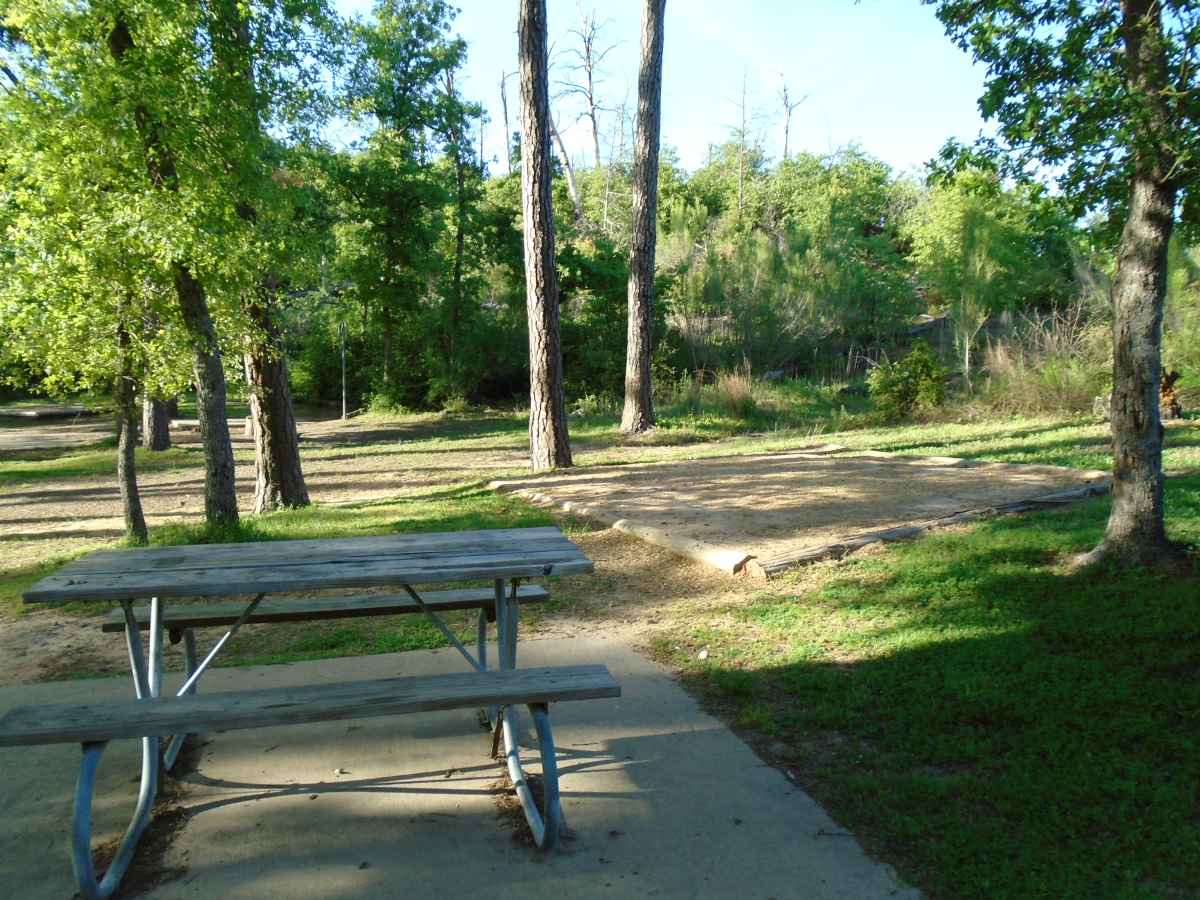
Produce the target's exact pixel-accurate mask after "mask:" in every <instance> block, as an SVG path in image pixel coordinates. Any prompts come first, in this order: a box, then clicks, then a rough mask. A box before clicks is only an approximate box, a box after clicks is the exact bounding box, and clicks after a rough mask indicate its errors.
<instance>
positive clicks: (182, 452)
mask: <svg viewBox="0 0 1200 900" xmlns="http://www.w3.org/2000/svg"><path fill="white" fill-rule="evenodd" d="M116 446H117V442H116V439H115V438H107V439H104V440H102V441H99V442H98V443H97V444H92V445H91V446H89V447H87V448H86V449H82V450H80V449H75V448H70V449H57V450H26V451H23V452H22V453H21V455H20V458H18V459H13V458H11V457H12V455H13V454H11V453H10V454H8V455H9V457H10V458H9V459H0V487H15V486H16V485H22V484H35V483H37V482H41V481H57V480H60V479H63V478H99V479H104V480H113V479H115V478H116V477H117V454H116V449H115V448H116ZM202 460H203V454H202V452H201V450H200V448H199V447H172V448H171V449H170V450H161V451H149V450H143V449H142V448H141V447H139V448H137V467H138V471H139V472H169V471H173V470H176V469H183V468H188V467H191V466H195V465H200V464H201V462H202Z"/></svg>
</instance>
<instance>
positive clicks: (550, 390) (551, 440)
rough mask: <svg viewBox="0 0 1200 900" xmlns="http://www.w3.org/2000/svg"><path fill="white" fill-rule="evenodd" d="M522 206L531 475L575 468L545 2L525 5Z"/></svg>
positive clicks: (524, 0)
mask: <svg viewBox="0 0 1200 900" xmlns="http://www.w3.org/2000/svg"><path fill="white" fill-rule="evenodd" d="M517 31H518V39H519V45H520V67H521V200H522V203H521V208H522V212H523V215H524V221H523V230H524V237H525V298H526V307H527V310H528V318H529V459H530V464H531V465H532V467H533V471H535V472H542V471H545V470H547V469H555V468H560V467H564V466H570V465H571V442H570V437H569V436H568V434H567V410H566V398H565V396H564V392H563V364H562V345H561V343H560V341H559V328H558V277H557V274H556V272H555V269H554V215H553V211H552V208H551V205H550V101H549V95H548V88H547V73H546V69H547V61H546V0H521V11H520V17H519V23H518V29H517Z"/></svg>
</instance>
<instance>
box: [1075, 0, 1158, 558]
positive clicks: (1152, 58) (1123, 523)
mask: <svg viewBox="0 0 1200 900" xmlns="http://www.w3.org/2000/svg"><path fill="white" fill-rule="evenodd" d="M1121 8H1122V29H1121V31H1122V39H1123V41H1124V44H1125V60H1126V78H1127V79H1128V81H1129V83H1130V86H1131V88H1132V89H1133V91H1134V92H1135V94H1138V95H1140V96H1144V97H1147V98H1148V101H1147V104H1146V110H1145V118H1144V120H1143V123H1142V129H1143V131H1144V132H1145V133H1144V134H1143V135H1141V137H1142V138H1143V143H1142V144H1141V145H1140V146H1137V147H1135V148H1134V150H1133V153H1134V174H1133V179H1132V183H1131V185H1130V193H1129V213H1128V217H1127V218H1126V220H1125V228H1124V230H1123V231H1122V233H1121V243H1120V246H1119V247H1118V249H1117V275H1116V278H1115V279H1114V281H1113V288H1112V300H1113V392H1112V415H1111V416H1110V423H1111V426H1112V435H1113V492H1112V510H1111V512H1110V513H1109V517H1108V527H1107V528H1106V529H1105V533H1104V539H1103V541H1101V543H1100V544H1099V546H1097V547H1096V548H1095V549H1094V550H1093V551H1092V552H1091V553H1090V554H1088V555H1087V557H1085V561H1087V562H1097V561H1100V560H1103V559H1115V560H1118V561H1120V562H1122V563H1125V564H1135V565H1136V564H1145V563H1151V562H1156V561H1161V560H1164V559H1167V558H1170V557H1174V556H1176V555H1177V552H1178V551H1177V549H1176V548H1175V547H1173V546H1172V545H1171V543H1170V542H1169V541H1168V540H1167V534H1166V527H1165V525H1164V522H1163V471H1162V448H1163V426H1162V417H1161V412H1160V409H1159V386H1160V381H1161V377H1162V357H1161V344H1162V319H1163V299H1164V297H1165V296H1166V285H1167V250H1168V247H1169V245H1170V241H1171V231H1172V230H1173V228H1174V224H1175V200H1176V196H1177V187H1176V185H1175V184H1174V183H1173V182H1172V181H1171V180H1170V175H1169V174H1168V173H1169V172H1170V171H1171V169H1172V167H1173V162H1174V160H1173V157H1172V151H1171V150H1170V148H1168V147H1166V146H1164V145H1163V144H1162V143H1161V139H1160V138H1159V137H1158V136H1159V135H1162V134H1165V133H1167V132H1168V130H1169V129H1168V128H1167V127H1166V123H1167V122H1168V121H1169V119H1170V116H1171V113H1170V111H1169V110H1168V109H1167V107H1166V100H1165V92H1166V91H1167V90H1169V89H1170V87H1171V85H1170V81H1169V79H1168V78H1167V72H1166V57H1165V55H1164V50H1163V46H1164V45H1163V35H1162V7H1161V4H1158V3H1155V2H1154V0H1123V2H1122V4H1121Z"/></svg>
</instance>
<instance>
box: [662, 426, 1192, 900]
mask: <svg viewBox="0 0 1200 900" xmlns="http://www.w3.org/2000/svg"><path fill="white" fill-rule="evenodd" d="M1198 437H1200V435H1198V434H1197V429H1196V428H1195V426H1194V425H1192V426H1190V427H1189V426H1183V427H1182V428H1179V427H1176V428H1173V429H1172V431H1171V434H1170V436H1169V438H1168V442H1169V444H1170V449H1169V450H1168V453H1167V462H1168V466H1169V468H1170V469H1171V470H1172V471H1171V477H1170V478H1169V479H1168V485H1167V508H1168V510H1169V530H1170V532H1171V535H1172V536H1173V537H1174V538H1175V539H1177V540H1180V541H1184V542H1187V543H1190V544H1192V545H1193V546H1195V545H1198V544H1200V457H1198V451H1197V447H1198V446H1200V440H1197V438H1198ZM859 440H870V436H869V433H867V432H864V433H861V434H858V435H856V436H855V443H858V441H859ZM1106 443H1107V440H1106V437H1104V436H1103V435H1102V433H1101V430H1100V426H1098V425H1094V424H1088V423H1066V424H1063V423H1057V424H1055V423H1044V424H1042V423H1038V424H1035V423H1025V424H1021V425H1016V426H1014V425H1009V426H1008V427H1001V426H998V425H997V424H993V423H985V424H978V425H971V426H961V425H959V426H950V425H943V426H926V427H917V426H914V427H912V428H909V429H898V430H896V431H894V432H891V433H889V435H888V437H887V439H886V440H876V441H875V443H874V446H878V447H879V448H880V449H891V450H898V451H900V452H913V453H938V454H943V453H944V454H952V455H956V456H970V457H976V458H986V459H1004V460H1013V461H1022V462H1053V463H1056V464H1059V465H1064V464H1065V465H1078V466H1088V467H1092V466H1099V467H1103V466H1107V465H1108V463H1109V460H1108V457H1107V453H1106ZM1107 512H1108V501H1107V500H1103V499H1102V500H1097V501H1094V502H1090V503H1087V504H1083V505H1080V506H1077V507H1074V508H1072V509H1069V510H1065V511H1062V512H1055V513H1045V514H1039V515H1030V516H1022V517H1009V518H1001V519H995V520H991V521H987V522H983V523H979V524H976V525H973V526H970V527H965V528H960V529H954V530H952V531H946V532H941V533H935V534H932V535H930V536H928V537H925V538H923V539H922V540H920V541H918V542H915V543H912V544H901V545H894V546H892V547H890V548H887V549H884V550H881V551H879V552H877V553H875V554H872V555H868V556H864V557H860V558H853V557H852V558H851V559H849V560H847V561H846V562H844V563H841V564H836V565H824V566H819V567H814V568H813V569H809V570H806V571H802V572H798V573H794V574H793V575H791V576H790V577H789V578H787V579H785V580H783V581H781V582H778V583H775V584H772V587H771V589H769V590H764V591H763V592H761V593H760V594H759V595H758V596H757V597H755V599H754V600H753V601H752V602H751V603H750V604H748V605H747V604H730V605H726V606H720V605H718V606H716V607H711V606H710V607H708V608H706V609H703V610H688V611H686V613H684V614H681V615H680V624H679V626H678V627H676V628H675V629H673V630H672V631H671V632H670V633H669V634H668V635H667V636H665V637H663V638H661V639H660V640H658V641H657V643H656V646H655V649H656V652H657V654H658V655H659V656H660V657H661V658H663V659H665V660H667V661H669V662H671V663H673V664H675V665H676V666H678V667H679V668H681V669H682V671H683V672H684V673H685V680H686V683H687V684H689V685H690V686H691V687H693V688H694V689H696V690H697V691H699V692H700V693H701V695H702V696H704V697H705V698H706V699H707V700H708V701H709V702H710V703H711V704H712V705H713V706H714V708H715V709H716V710H718V711H719V712H721V713H722V714H723V715H724V716H725V718H726V719H727V720H728V721H730V722H731V723H732V724H733V725H734V727H736V728H739V729H741V730H742V732H743V733H744V734H745V735H746V736H747V737H748V738H749V739H750V740H751V741H752V742H754V743H755V744H756V745H757V746H759V748H760V750H761V751H762V752H763V753H764V755H766V756H767V757H768V758H770V759H772V760H773V761H775V762H777V763H778V764H780V765H782V766H784V767H786V768H787V769H788V770H789V771H791V772H792V773H793V774H794V775H795V776H796V777H797V778H798V779H799V780H800V781H801V782H802V783H803V784H804V785H805V787H806V788H808V789H809V790H810V791H811V792H812V793H813V794H814V795H815V796H816V797H817V798H818V799H819V800H820V801H821V802H822V803H823V804H825V805H826V806H827V807H828V808H829V809H830V810H831V812H832V813H833V814H834V816H835V817H836V818H838V819H839V821H841V822H842V823H844V824H845V825H846V826H847V827H849V828H850V829H851V830H853V831H854V832H855V833H856V834H858V835H859V836H860V837H861V838H863V839H864V840H865V841H866V843H867V844H868V846H869V847H870V848H871V849H872V850H873V851H874V852H876V853H878V854H880V855H881V856H883V857H884V858H885V859H887V860H888V861H890V862H892V863H894V864H896V865H897V866H898V867H899V868H900V869H901V871H902V873H903V874H905V875H906V876H907V877H908V878H909V879H911V880H912V881H913V882H914V883H916V884H917V885H919V886H921V887H922V888H923V889H925V890H927V891H928V892H929V893H930V894H931V895H932V896H935V897H955V898H957V897H988V898H998V897H1013V898H1017V897H1020V898H1024V897H1054V898H1065V897H1079V898H1091V897H1147V898H1149V897H1176V896H1179V897H1182V896H1197V894H1198V893H1200V730H1198V729H1197V722H1200V575H1198V574H1197V573H1196V572H1195V571H1194V570H1193V571H1192V572H1190V573H1171V574H1164V573H1159V572H1151V571H1131V572H1128V571H1127V572H1117V571H1112V570H1107V571H1087V572H1079V571H1074V570H1072V569H1071V567H1070V565H1069V564H1068V560H1069V559H1070V557H1071V556H1073V555H1074V554H1076V553H1079V552H1081V551H1084V550H1087V549H1088V548H1090V547H1092V546H1094V545H1095V543H1096V542H1097V540H1098V539H1099V538H1100V536H1101V534H1102V533H1103V529H1104V523H1105V520H1106V517H1107ZM701 651H707V653H705V654H703V655H704V656H705V659H703V660H701V659H700V656H701Z"/></svg>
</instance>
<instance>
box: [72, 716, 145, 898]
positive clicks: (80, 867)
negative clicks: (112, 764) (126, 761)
mask: <svg viewBox="0 0 1200 900" xmlns="http://www.w3.org/2000/svg"><path fill="white" fill-rule="evenodd" d="M106 746H108V742H107V741H94V742H88V743H85V744H84V745H83V759H82V761H81V762H80V764H79V780H78V781H77V782H76V784H75V820H74V825H73V827H72V829H71V838H72V853H71V865H72V867H73V868H74V869H75V881H76V882H77V883H78V885H79V893H80V894H81V895H82V896H83V897H84V898H85V900H107V898H109V897H111V896H113V894H114V893H116V890H117V888H118V887H120V885H121V878H122V877H123V876H124V875H125V870H126V869H128V868H129V863H130V862H131V861H132V860H133V851H134V850H135V849H136V847H137V843H138V839H139V838H141V836H142V832H143V831H145V830H146V826H147V825H148V824H149V823H150V813H151V812H152V810H153V809H154V798H155V796H156V795H157V794H158V750H159V742H158V738H156V737H151V738H142V780H141V786H140V787H139V789H138V801H137V808H136V809H135V810H134V813H133V818H132V819H131V820H130V822H129V827H128V828H127V829H125V836H124V837H122V838H121V845H120V846H119V847H118V848H117V853H116V855H115V856H114V857H113V860H112V862H111V863H109V864H108V869H107V871H105V873H104V878H103V879H101V881H100V882H99V883H97V882H96V869H95V864H94V863H93V862H92V794H93V793H94V792H95V788H96V768H97V766H99V764H100V755H101V754H102V753H104V748H105V747H106Z"/></svg>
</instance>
